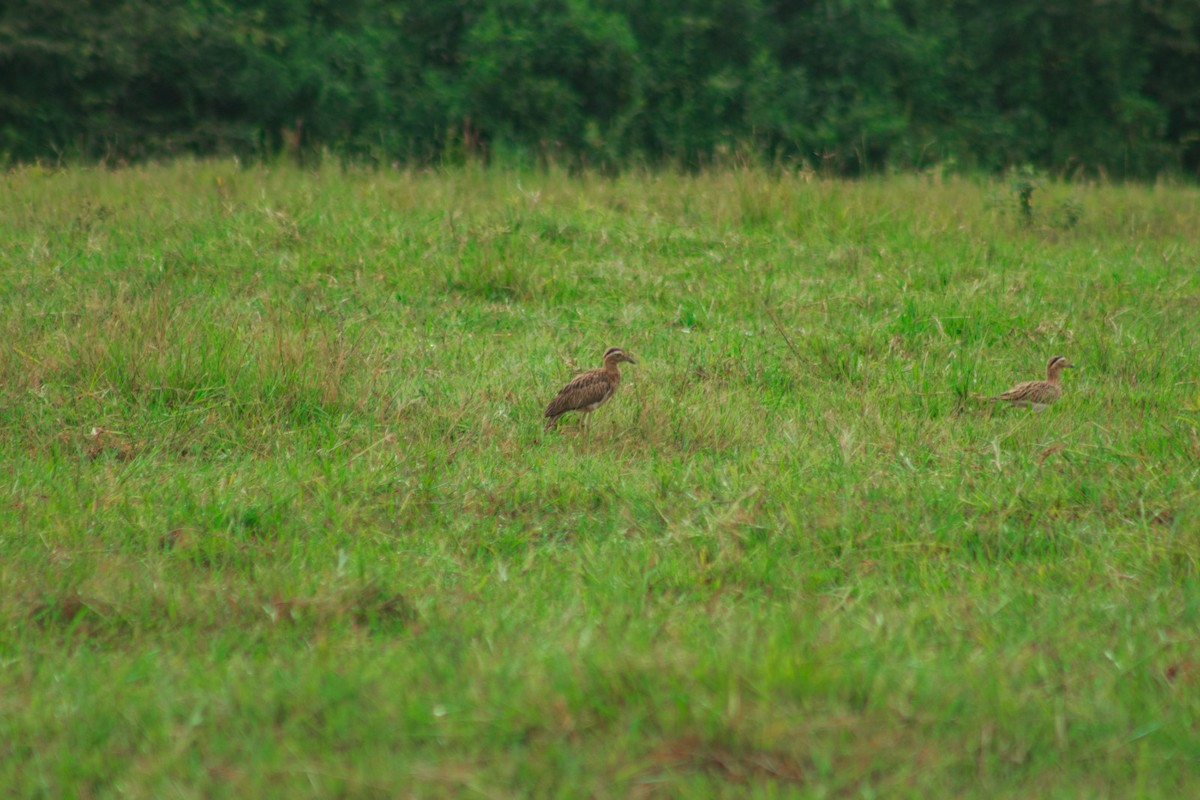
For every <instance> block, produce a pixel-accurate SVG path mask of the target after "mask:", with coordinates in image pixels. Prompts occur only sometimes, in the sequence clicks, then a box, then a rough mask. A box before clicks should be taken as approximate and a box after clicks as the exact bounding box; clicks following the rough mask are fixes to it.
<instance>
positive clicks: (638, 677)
mask: <svg viewBox="0 0 1200 800" xmlns="http://www.w3.org/2000/svg"><path fill="white" fill-rule="evenodd" d="M0 184H2V186H0V257H2V261H3V263H2V265H0V326H2V329H0V333H2V335H3V340H2V341H0V421H2V426H0V458H2V460H3V464H4V467H5V469H4V474H3V479H4V480H3V484H2V488H0V587H2V590H0V787H4V788H5V789H7V791H5V792H4V793H5V794H6V795H10V794H11V795H12V796H24V797H39V796H40V797H58V796H77V797H110V796H116V795H121V796H125V797H131V798H149V797H182V798H193V797H195V798H199V797H212V796H238V797H304V796H311V797H334V796H337V797H376V796H377V797H406V796H416V797H438V796H447V797H449V796H476V795H477V796H483V797H524V796H531V795H537V796H570V797H581V796H591V797H598V798H610V797H612V798H616V797H667V796H672V797H673V796H687V797H708V796H727V797H748V796H749V797H782V796H797V797H855V798H857V797H921V798H925V797H935V796H941V797H952V796H953V797H1011V798H1028V797H1089V798H1090V797H1162V796H1180V797H1186V796H1194V795H1197V794H1200V730H1198V726H1200V646H1198V644H1200V641H1198V640H1200V561H1198V559H1200V408H1198V404H1200V376H1198V373H1197V352H1200V261H1198V258H1200V224H1198V222H1197V221H1198V220H1200V190H1197V188H1196V187H1191V186H1172V185H1160V186H1155V187H1133V186H1126V187H1122V186H1111V185H1083V184H1080V185H1065V184H1058V183H1054V182H1046V183H1045V184H1044V185H1042V186H1040V187H1039V188H1038V189H1037V191H1036V192H1035V193H1034V195H1033V215H1032V219H1031V220H1025V219H1024V218H1023V216H1022V215H1021V214H1020V213H1019V211H1018V208H1017V204H1016V192H1015V190H1014V188H1013V186H1010V185H1009V184H1008V183H1005V182H1003V181H996V182H983V181H969V180H946V181H942V180H939V179H938V176H936V175H928V176H912V177H902V178H900V177H898V178H891V179H887V180H878V181H867V182H861V183H835V182H827V181H822V180H820V179H814V178H811V176H794V175H793V176H782V177H780V176H772V175H769V174H766V173H762V172H755V171H736V170H731V171H728V172H724V173H719V174H712V175H707V176H699V177H686V176H680V175H672V174H660V175H640V176H637V175H631V176H627V177H623V178H619V179H608V178H601V177H595V176H593V177H588V176H576V177H571V176H568V175H565V174H558V173H553V172H551V173H547V174H515V173H506V172H503V171H490V172H489V171H480V170H472V169H464V170H462V171H451V172H446V173H398V172H381V173H373V172H366V171H363V172H345V171H340V170H338V169H336V168H333V167H327V168H323V169H321V170H319V171H316V172H311V171H310V172H301V171H299V170H295V169H288V168H278V169H271V170H265V169H241V168H238V167H237V166H236V165H234V164H232V163H200V164H194V163H178V164H175V165H170V166H158V167H145V168H136V169H125V170H120V171H108V172H105V171H90V170H82V169H77V170H66V171H46V170H42V169H38V168H26V169H19V170H15V171H10V172H8V173H7V174H4V175H3V176H0ZM613 345H619V346H622V347H625V348H627V349H628V350H629V351H630V352H632V353H633V354H634V355H635V356H636V357H637V358H638V361H639V363H638V365H637V366H627V367H626V368H625V371H624V374H625V384H624V385H623V386H622V388H621V392H620V393H619V394H618V396H617V397H616V398H615V399H614V400H613V401H612V402H611V403H610V404H609V405H607V406H605V407H604V408H602V409H601V410H600V411H599V412H597V413H596V414H595V415H594V416H593V418H592V420H591V422H590V424H589V429H590V430H589V432H588V434H587V436H585V435H583V433H582V432H581V429H580V427H579V425H578V424H575V423H573V421H571V420H570V419H568V420H565V421H564V424H563V425H562V426H561V430H560V431H559V432H557V433H553V434H545V433H543V431H542V419H541V414H542V409H543V408H544V407H545V405H546V403H547V402H548V401H549V400H550V398H551V397H553V395H554V393H555V392H556V391H557V390H558V388H559V387H560V386H561V385H562V384H563V383H564V382H565V381H566V380H567V379H569V378H570V377H571V375H572V374H573V373H574V372H575V371H576V370H581V369H586V368H591V367H595V366H599V359H600V355H601V353H603V351H604V349H605V348H606V347H609V346H613ZM1060 353H1061V354H1063V355H1066V356H1067V357H1068V358H1070V359H1071V360H1073V361H1074V362H1075V364H1076V365H1077V367H1078V369H1076V370H1073V371H1069V372H1068V373H1067V374H1066V375H1065V392H1064V396H1063V399H1062V400H1061V401H1060V402H1059V403H1058V404H1056V405H1055V406H1053V407H1051V408H1050V409H1048V410H1047V411H1045V412H1044V413H1042V414H1034V413H1029V412H1025V411H1021V410H1016V409H993V408H992V407H991V406H990V405H989V404H988V403H986V402H982V401H981V400H980V399H979V397H980V396H986V395H989V394H994V393H996V392H999V391H1001V390H1003V389H1005V388H1007V387H1008V386H1009V385H1010V384H1012V383H1013V382H1015V381H1018V380H1028V379H1033V378H1039V377H1041V376H1042V375H1043V373H1044V369H1045V363H1046V361H1047V360H1048V359H1049V358H1050V357H1051V356H1053V355H1056V354H1060Z"/></svg>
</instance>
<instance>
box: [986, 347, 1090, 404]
mask: <svg viewBox="0 0 1200 800" xmlns="http://www.w3.org/2000/svg"><path fill="white" fill-rule="evenodd" d="M1074 366H1075V365H1074V364H1072V363H1071V362H1069V361H1067V359H1065V358H1064V357H1062V356H1055V357H1054V358H1052V359H1050V361H1049V362H1048V363H1047V364H1046V380H1044V381H1025V382H1024V383H1018V384H1017V385H1016V386H1014V387H1012V388H1011V389H1009V390H1008V391H1006V392H1002V393H1001V394H998V395H996V396H995V397H993V398H991V399H992V400H1002V401H1004V402H1007V403H1012V404H1013V405H1014V406H1028V407H1029V408H1032V409H1033V410H1034V411H1039V412H1040V411H1042V410H1043V409H1045V408H1046V406H1048V405H1050V404H1051V403H1053V402H1054V401H1055V400H1057V399H1058V398H1060V397H1062V379H1061V377H1060V375H1061V374H1062V371H1063V370H1064V369H1071V368H1073V367H1074Z"/></svg>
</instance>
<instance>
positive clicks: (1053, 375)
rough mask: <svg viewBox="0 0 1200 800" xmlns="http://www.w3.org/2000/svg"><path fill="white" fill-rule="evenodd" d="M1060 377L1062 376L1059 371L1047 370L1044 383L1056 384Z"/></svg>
mask: <svg viewBox="0 0 1200 800" xmlns="http://www.w3.org/2000/svg"><path fill="white" fill-rule="evenodd" d="M1061 376H1062V372H1060V371H1059V370H1056V369H1052V370H1048V371H1047V372H1046V383H1058V381H1059V379H1060V377H1061Z"/></svg>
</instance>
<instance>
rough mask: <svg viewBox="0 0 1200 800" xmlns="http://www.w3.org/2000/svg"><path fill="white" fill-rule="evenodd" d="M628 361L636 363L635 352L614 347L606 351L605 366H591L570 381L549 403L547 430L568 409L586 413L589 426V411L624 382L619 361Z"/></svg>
mask: <svg viewBox="0 0 1200 800" xmlns="http://www.w3.org/2000/svg"><path fill="white" fill-rule="evenodd" d="M622 361H628V362H629V363H630V364H636V363H637V362H636V361H634V360H633V356H631V355H629V354H628V353H626V352H625V351H624V350H622V349H621V348H619V347H610V348H608V349H607V350H605V351H604V366H603V367H601V368H600V369H593V370H588V371H587V372H585V373H583V374H582V375H577V376H576V377H575V378H574V379H573V380H572V381H571V382H570V383H568V384H567V385H566V386H564V387H563V388H562V391H560V392H559V393H558V396H557V397H555V398H554V399H553V400H551V401H550V405H548V406H546V430H551V429H552V428H554V425H555V423H557V422H558V418H559V417H561V416H562V415H563V414H566V413H567V412H568V411H578V412H580V413H581V414H583V426H584V429H585V430H586V429H587V415H588V414H590V413H591V412H593V411H595V410H596V409H597V408H599V407H600V405H601V404H602V403H604V401H605V400H607V399H608V398H610V397H612V396H613V394H614V393H616V391H617V387H618V386H620V385H621V370H619V369H617V364H620V363H621V362H622Z"/></svg>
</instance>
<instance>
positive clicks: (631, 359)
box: [625, 353, 637, 364]
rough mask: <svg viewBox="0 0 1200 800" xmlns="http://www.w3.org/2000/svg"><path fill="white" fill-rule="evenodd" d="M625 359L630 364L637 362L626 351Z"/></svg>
mask: <svg viewBox="0 0 1200 800" xmlns="http://www.w3.org/2000/svg"><path fill="white" fill-rule="evenodd" d="M625 360H626V361H628V362H629V363H630V364H636V363H637V361H636V360H634V358H633V356H631V355H629V354H628V353H626V354H625Z"/></svg>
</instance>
